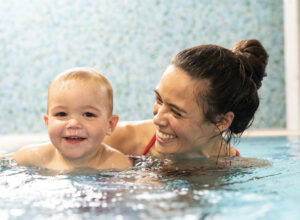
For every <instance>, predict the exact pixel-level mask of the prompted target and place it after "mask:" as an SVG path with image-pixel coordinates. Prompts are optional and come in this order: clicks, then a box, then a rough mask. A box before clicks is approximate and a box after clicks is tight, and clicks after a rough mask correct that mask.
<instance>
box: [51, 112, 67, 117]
mask: <svg viewBox="0 0 300 220" xmlns="http://www.w3.org/2000/svg"><path fill="white" fill-rule="evenodd" d="M54 116H56V117H65V116H67V113H66V112H57V113H55V114H54Z"/></svg>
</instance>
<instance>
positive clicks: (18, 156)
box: [0, 144, 52, 166]
mask: <svg viewBox="0 0 300 220" xmlns="http://www.w3.org/2000/svg"><path fill="white" fill-rule="evenodd" d="M51 152H52V147H51V145H49V144H43V145H30V146H25V147H23V148H21V149H20V150H18V151H16V152H13V153H9V154H5V155H3V156H0V159H1V158H13V159H15V160H16V161H17V163H18V165H21V166H41V165H42V164H43V163H45V162H46V161H47V160H48V159H49V157H50V156H51V154H52V153H51Z"/></svg>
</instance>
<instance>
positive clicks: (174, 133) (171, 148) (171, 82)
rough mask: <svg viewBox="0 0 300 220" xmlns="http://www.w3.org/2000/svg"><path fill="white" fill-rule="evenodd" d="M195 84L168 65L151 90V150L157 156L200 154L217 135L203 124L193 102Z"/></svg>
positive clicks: (202, 118)
mask: <svg viewBox="0 0 300 220" xmlns="http://www.w3.org/2000/svg"><path fill="white" fill-rule="evenodd" d="M196 83H197V85H198V87H199V85H200V87H201V86H202V85H203V86H204V87H205V86H207V85H206V82H205V81H204V80H203V81H197V82H196V81H195V80H193V79H192V78H191V77H190V76H189V75H187V74H186V72H185V71H183V70H181V69H179V68H177V67H175V66H174V65H171V66H169V67H168V68H167V70H166V71H165V73H164V74H163V76H162V78H161V80H160V82H159V84H158V85H157V87H156V89H155V95H156V100H155V103H154V106H153V114H154V119H153V121H154V124H155V125H156V126H157V130H156V143H155V146H154V149H155V150H156V151H157V152H158V153H160V154H170V153H196V152H198V153H200V154H202V153H201V152H203V150H204V149H205V148H204V147H207V146H208V145H211V141H212V140H213V139H214V138H212V137H214V136H216V135H217V129H216V126H215V125H214V124H212V123H211V122H209V121H207V120H205V117H204V113H203V110H202V109H200V108H199V106H201V103H200V105H198V103H197V102H196V99H195V84H196Z"/></svg>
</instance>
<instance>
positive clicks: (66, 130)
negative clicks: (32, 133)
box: [45, 80, 111, 160]
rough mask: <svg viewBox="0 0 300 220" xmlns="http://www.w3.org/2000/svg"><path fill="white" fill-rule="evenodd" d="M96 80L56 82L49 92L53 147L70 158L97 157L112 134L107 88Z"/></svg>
mask: <svg viewBox="0 0 300 220" xmlns="http://www.w3.org/2000/svg"><path fill="white" fill-rule="evenodd" d="M95 84H96V83H94V82H92V81H87V82H86V81H78V80H69V81H66V82H56V83H55V84H54V85H53V86H52V87H51V89H50V91H49V97H48V114H47V115H45V123H46V125H47V127H48V133H49V137H50V139H51V141H52V143H53V145H54V146H55V147H56V148H57V149H58V150H59V151H60V153H61V154H62V155H63V156H65V157H66V158H68V159H71V160H74V159H80V158H82V159H87V158H89V157H92V156H93V155H95V154H96V153H97V151H98V149H99V147H100V146H101V142H102V140H103V138H104V136H105V135H106V134H108V133H110V132H111V130H110V129H111V128H110V127H111V121H110V120H111V112H110V109H109V107H108V104H109V102H108V98H107V94H106V88H103V89H101V88H100V89H99V85H98V86H96V85H95Z"/></svg>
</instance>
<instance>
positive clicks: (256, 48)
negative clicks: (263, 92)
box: [232, 40, 269, 89]
mask: <svg viewBox="0 0 300 220" xmlns="http://www.w3.org/2000/svg"><path fill="white" fill-rule="evenodd" d="M232 52H233V53H235V54H236V55H237V56H240V57H242V60H243V61H244V62H243V63H244V66H245V72H246V75H247V76H249V77H251V78H252V80H253V81H254V82H255V84H256V87H257V89H259V88H260V87H261V81H262V79H263V77H264V76H266V75H267V74H266V72H265V68H266V66H267V63H268V58H269V55H268V53H267V51H266V50H265V48H264V47H263V45H262V44H261V43H260V42H259V41H258V40H242V41H240V42H238V43H236V44H235V45H234V46H233V48H232Z"/></svg>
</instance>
